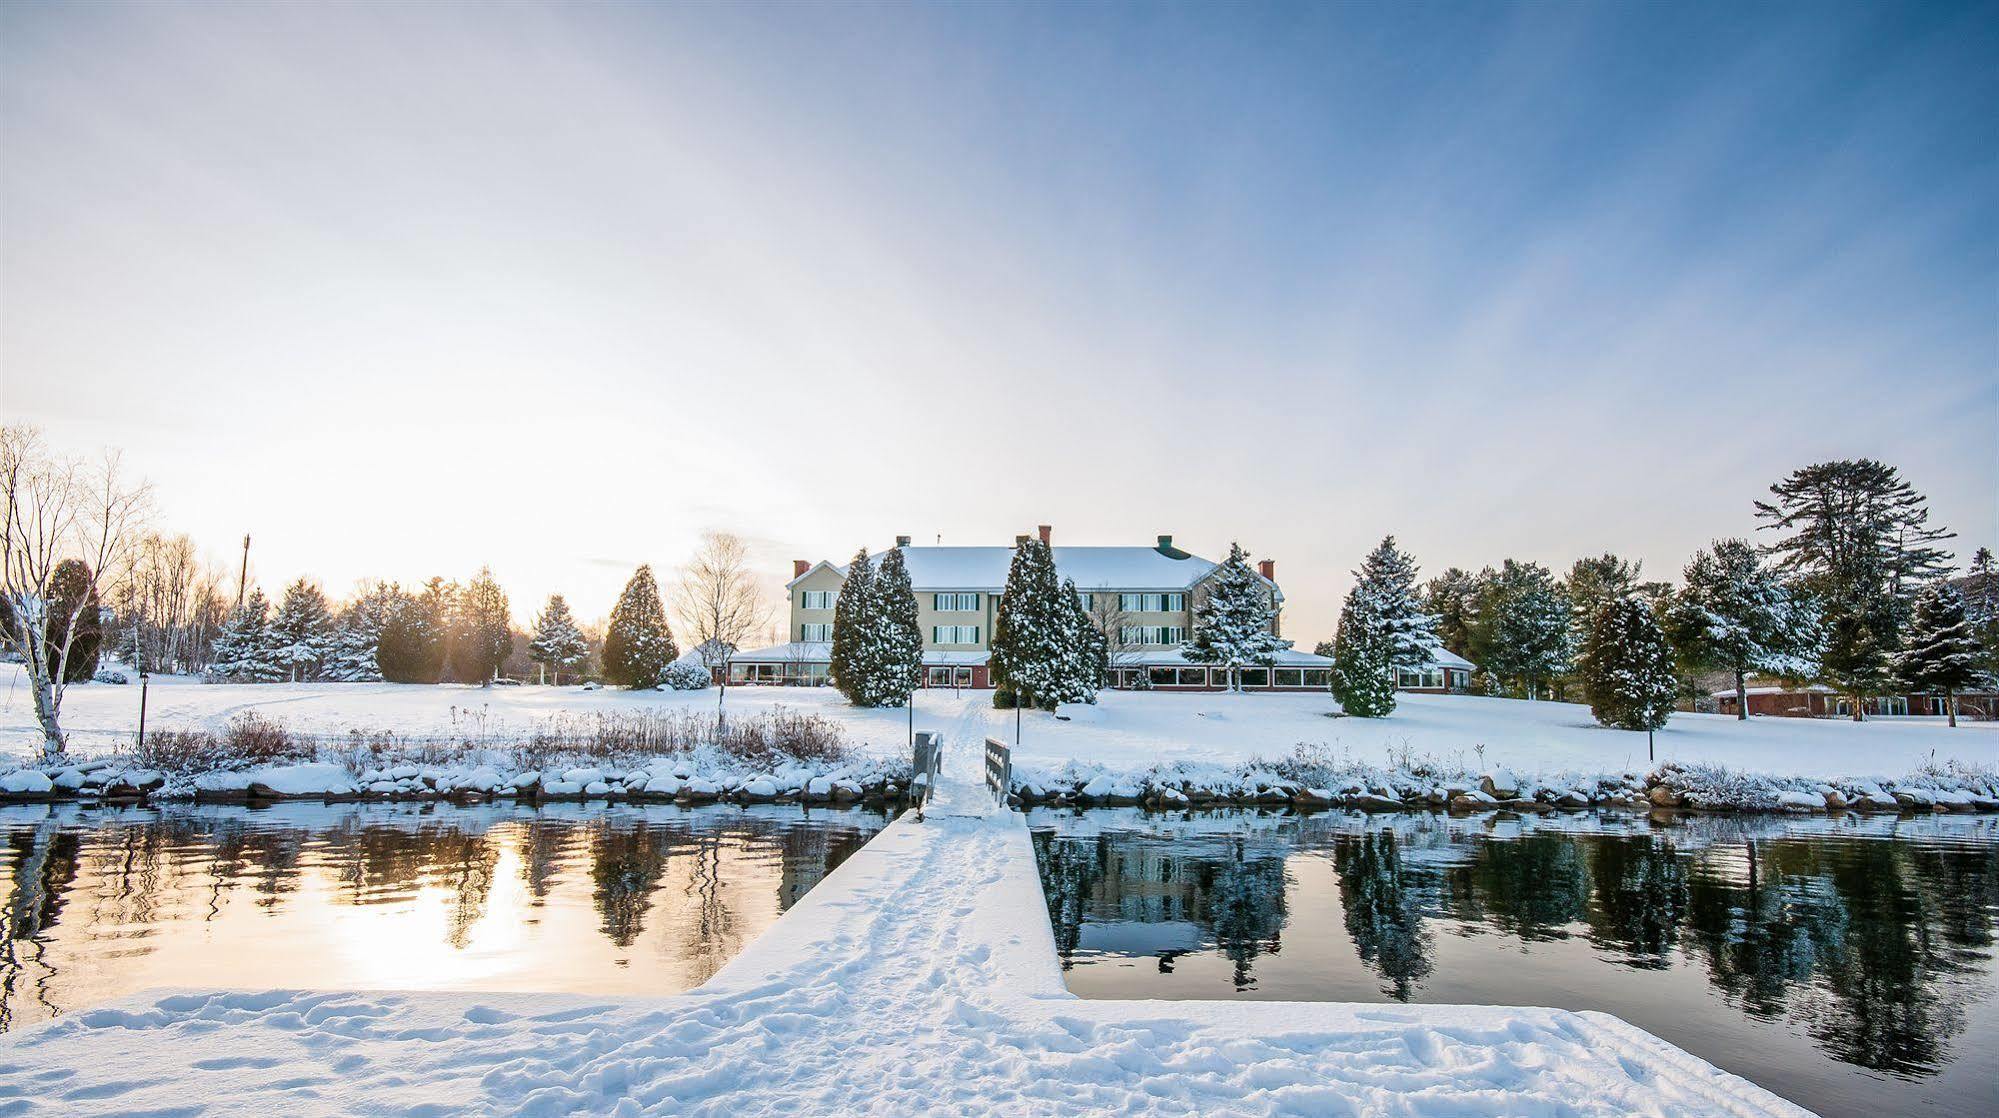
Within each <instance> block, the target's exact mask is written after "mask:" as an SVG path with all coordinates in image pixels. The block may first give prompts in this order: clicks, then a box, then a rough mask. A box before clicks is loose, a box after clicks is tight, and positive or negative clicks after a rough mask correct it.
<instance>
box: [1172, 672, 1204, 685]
mask: <svg viewBox="0 0 1999 1118" xmlns="http://www.w3.org/2000/svg"><path fill="white" fill-rule="evenodd" d="M1179 684H1180V686H1182V687H1206V686H1207V685H1208V669H1206V668H1181V669H1180V678H1179Z"/></svg>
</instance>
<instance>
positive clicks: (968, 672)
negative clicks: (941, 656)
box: [952, 668, 972, 687]
mask: <svg viewBox="0 0 1999 1118" xmlns="http://www.w3.org/2000/svg"><path fill="white" fill-rule="evenodd" d="M956 670H957V676H956V678H955V679H954V680H953V681H952V682H953V685H954V686H957V687H970V686H971V685H972V669H970V668H958V669H956Z"/></svg>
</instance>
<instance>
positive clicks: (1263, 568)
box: [1256, 559, 1277, 582]
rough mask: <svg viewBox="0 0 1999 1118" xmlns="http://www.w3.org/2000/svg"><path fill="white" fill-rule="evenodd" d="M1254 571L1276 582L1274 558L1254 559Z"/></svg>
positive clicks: (1275, 562) (1275, 561)
mask: <svg viewBox="0 0 1999 1118" xmlns="http://www.w3.org/2000/svg"><path fill="white" fill-rule="evenodd" d="M1256 573H1257V574H1260V575H1262V576H1263V577H1264V578H1266V579H1268V580H1270V581H1271V582H1276V581H1277V560H1275V559H1259V560H1257V561H1256Z"/></svg>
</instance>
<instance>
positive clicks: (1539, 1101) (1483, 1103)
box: [0, 737, 1802, 1115]
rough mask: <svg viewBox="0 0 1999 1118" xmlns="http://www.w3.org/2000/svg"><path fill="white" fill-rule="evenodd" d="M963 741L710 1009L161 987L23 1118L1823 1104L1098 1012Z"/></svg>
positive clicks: (1406, 1040) (1580, 1039) (1513, 1049)
mask: <svg viewBox="0 0 1999 1118" xmlns="http://www.w3.org/2000/svg"><path fill="white" fill-rule="evenodd" d="M947 740H948V742H949V744H948V746H947V759H946V764H945V779H944V781H943V782H942V783H941V784H940V787H939V789H938V792H937V795H936V797H935V798H934V799H933V801H932V804H931V807H930V809H929V811H928V813H927V818H926V820H925V821H924V822H922V823H917V822H915V821H914V820H913V819H912V818H910V817H909V816H907V815H905V816H904V817H903V818H902V819H899V820H897V821H896V822H895V823H893V824H891V825H890V826H889V827H888V828H887V829H886V830H884V831H883V832H881V834H879V835H878V836H876V837H875V838H874V840H873V841H871V842H870V843H869V844H868V845H867V846H866V847H864V848H863V849H862V850H861V851H860V852H859V853H857V854H855V855H854V856H853V857H852V858H850V859H848V860H847V861H846V862H845V863H844V864H843V865H842V866H841V867H840V868H839V869H838V870H837V871H836V872H835V873H833V874H832V875H831V876H829V877H828V878H827V879H826V880H825V881H824V882H822V883H821V884H820V885H819V886H818V887H817V888H815V889H813V890H812V892H811V893H809V894H808V895H807V896H806V897H805V899H804V900H803V901H801V902H800V903H799V904H798V905H797V906H795V907H794V908H793V909H792V910H791V911H790V912H789V913H787V914H786V915H785V916H784V918H783V919H781V920H779V921H778V923H777V924H776V925H775V926H774V927H772V928H771V929H770V931H769V932H767V933H766V934H765V935H764V936H763V937H762V938H761V939H759V940H758V941H757V942H756V943H754V944H752V945H751V947H750V948H749V949H748V950H747V951H746V952H745V953H744V954H743V955H742V956H740V957H739V958H737V959H736V960H735V961H734V962H733V963H731V964H730V965H729V966H728V967H726V968H725V969H724V970H723V971H722V972H721V973H720V974H718V975H717V976H716V977H715V978H714V979H713V980H712V981H710V982H709V983H708V984H707V985H706V986H703V987H702V988H701V989H700V990H698V991H695V992H693V993H690V994H686V995H681V996H678V997H673V998H656V999H647V1000H637V999H634V1000H626V1001H607V1000H604V999H586V998H577V997H568V996H562V997H557V996H548V995H495V996H469V995H462V994H457V995H382V994H353V993H286V992H273V993H259V994H242V993H178V994H168V995H162V994H157V993H156V994H153V995H149V996H143V997H140V998H135V999H129V1000H127V1001H124V1002H121V1003H117V1004H114V1005H112V1006H107V1007H102V1008H98V1009H94V1010H88V1011H85V1012H81V1013H77V1014H74V1015H72V1016H69V1017H66V1018H63V1019H61V1020H59V1021H57V1022H54V1023H52V1024H49V1025H47V1026H43V1027H41V1028H38V1029H31V1030H28V1031H26V1032H24V1033H22V1034H20V1035H19V1036H17V1037H14V1038H13V1039H12V1040H11V1041H0V1114H80V1113H118V1114H136V1113H154V1114H194V1113H218V1114H219V1113H238V1114H270V1113H289V1114H296V1113H314V1112H337V1113H354V1112H367V1113H378V1114H446V1113H460V1112H466V1111H471V1112H479V1113H494V1112H498V1113H519V1114H549V1115H559V1114H570V1113H579V1112H592V1113H608V1114H619V1115H637V1114H716V1115H747V1114H774V1113H828V1112H831V1113H865V1114H883V1115H908V1114H919V1113H961V1114H986V1113H1004V1114H1040V1113H1051V1112H1057V1111H1059V1112H1062V1113H1097V1114H1236V1113H1241V1114H1287V1113H1290V1114H1314V1115H1337V1114H1358V1113H1369V1114H1392V1115H1428V1114H1454V1115H1457V1114H1493V1113H1511V1114H1517V1113H1529V1112H1533V1113H1541V1112H1546V1113H1560V1114H1567V1115H1592V1114H1602V1115H1613V1114H1614V1115H1625V1114H1661V1115H1663V1114H1674V1115H1687V1114H1716V1115H1767V1114H1797V1113H1802V1112H1801V1111H1799V1110H1798V1109H1797V1108H1795V1107H1792V1106H1790V1105H1789V1104H1787V1103H1785V1102H1783V1101H1782V1100H1780V1099H1777V1098H1775V1097H1774V1096H1772V1095H1770V1094H1768V1093H1767V1092H1764V1091H1762V1090H1761V1089H1759V1088H1757V1087H1755V1086H1753V1085H1751V1084H1749V1083H1747V1082H1746V1081H1744V1080H1741V1079H1739V1078H1736V1077H1734V1076H1730V1075H1727V1074H1724V1073H1722V1072H1720V1071H1718V1070H1716V1069H1715V1068H1713V1067H1711V1066H1709V1065H1708V1064H1706V1063H1704V1062H1702V1061H1700V1060H1697V1059H1695V1058H1693V1057H1691V1056H1689V1055H1687V1054H1685V1053H1683V1052H1681V1051H1679V1050H1678V1049H1676V1048H1673V1047H1672V1046H1670V1045H1668V1044H1666V1043H1665V1042H1663V1041H1660V1040H1658V1039H1656V1038H1654V1037H1652V1036H1650V1035H1649V1034H1646V1033H1644V1032H1641V1031H1639V1030H1638V1029H1635V1028H1632V1027H1631V1026H1628V1025H1625V1024H1624V1023H1622V1022H1620V1021H1618V1020H1617V1019H1615V1018H1612V1017H1607V1016H1603V1015H1600V1014H1592V1013H1569V1012H1564V1011H1559V1010H1546V1009H1504V1008H1484V1007H1456V1006H1379V1005H1335V1004H1309V1003H1267V1002H1266V1003H1216V1002H1111V1001H1082V1000H1079V999H1076V998H1073V997H1071V996H1070V995H1069V994H1068V993H1067V991H1066V990H1065V989H1064V987H1063V983H1062V976H1061V973H1060V970H1059V967H1058V964H1057V961H1056V956H1055V949H1054V941H1053V938H1052V936H1051V933H1050V931H1049V925H1048V919H1047V910H1046V907H1045V902H1044V899H1043V896H1042V892H1041V885H1040V880H1039V877H1038V875H1037V872H1036V869H1035V863H1034V855H1033V850H1032V848H1031V846H1030V844H1029V839H1028V832H1027V828H1026V825H1025V823H1024V821H1023V820H1022V818H1021V817H1020V816H1019V815H1018V814H1017V813H1014V812H1009V811H1003V810H998V809H996V808H995V807H994V805H993V804H992V803H991V801H990V800H989V798H988V797H987V796H986V794H985V792H984V789H983V787H982V786H981V785H980V784H979V783H978V780H977V772H978V766H979V764H980V762H981V758H980V754H979V745H978V740H977V739H976V738H965V737H951V738H948V739H947Z"/></svg>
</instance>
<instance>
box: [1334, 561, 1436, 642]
mask: <svg viewBox="0 0 1999 1118" xmlns="http://www.w3.org/2000/svg"><path fill="white" fill-rule="evenodd" d="M1353 575H1354V583H1355V585H1357V586H1364V587H1366V588H1367V597H1368V599H1369V600H1370V602H1371V603H1372V606H1371V609H1372V612H1373V614H1374V617H1375V620H1376V623H1377V625H1378V626H1379V629H1380V632H1381V635H1382V637H1383V638H1384V639H1385V640H1386V641H1387V642H1388V645H1387V648H1388V663H1389V666H1390V667H1394V668H1420V667H1422V666H1424V665H1425V664H1430V663H1434V662H1435V661H1436V659H1437V653H1438V651H1439V650H1440V649H1441V648H1442V647H1443V646H1442V645H1441V644H1440V643H1439V642H1438V640H1437V619H1436V617H1435V616H1433V615H1431V614H1429V613H1426V612H1424V610H1423V607H1422V603H1421V601H1420V600H1419V598H1418V595H1417V590H1416V561H1415V560H1414V559H1412V558H1410V556H1409V555H1408V554H1407V553H1406V552H1404V551H1402V550H1401V549H1400V548H1398V547H1396V546H1395V537H1394V536H1388V537H1385V538H1384V539H1383V540H1382V541H1381V543H1380V544H1379V545H1378V546H1377V547H1375V549H1374V550H1373V551H1372V552H1369V553H1368V556H1367V558H1366V559H1365V560H1364V561H1362V563H1361V565H1360V569H1359V570H1357V571H1355V572H1354V573H1353Z"/></svg>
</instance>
